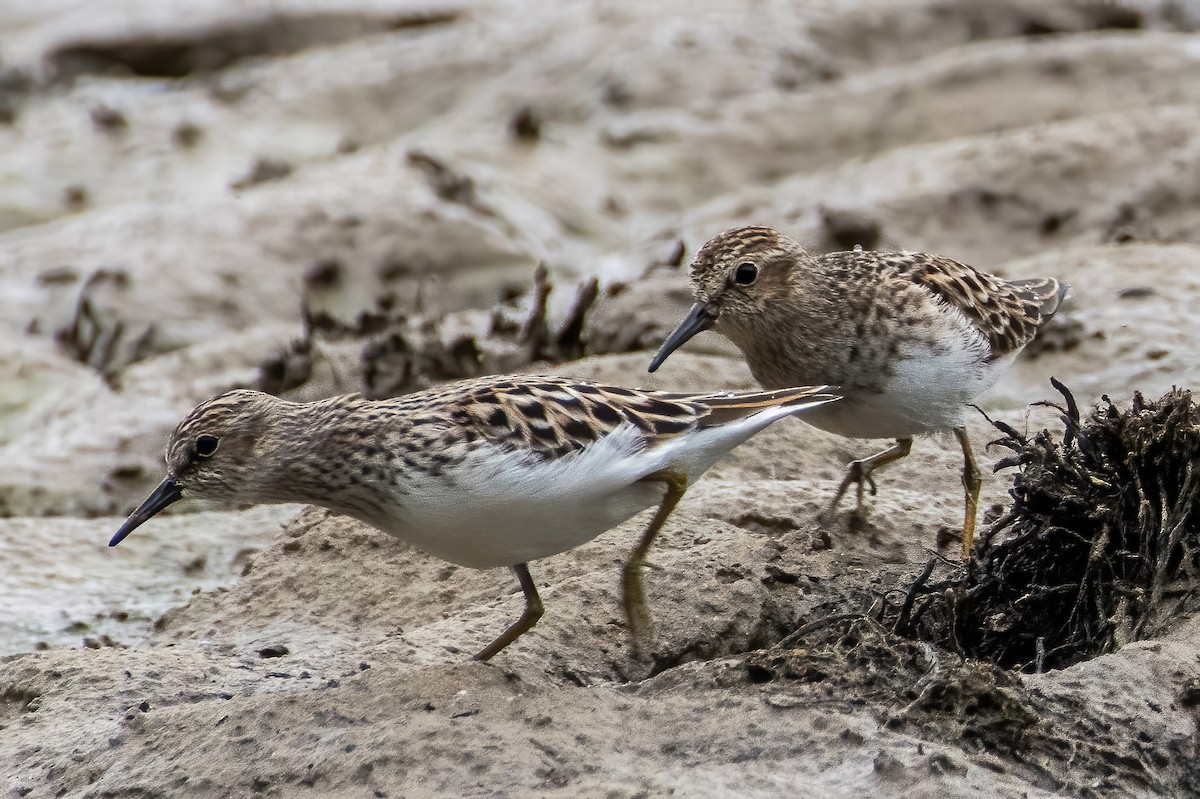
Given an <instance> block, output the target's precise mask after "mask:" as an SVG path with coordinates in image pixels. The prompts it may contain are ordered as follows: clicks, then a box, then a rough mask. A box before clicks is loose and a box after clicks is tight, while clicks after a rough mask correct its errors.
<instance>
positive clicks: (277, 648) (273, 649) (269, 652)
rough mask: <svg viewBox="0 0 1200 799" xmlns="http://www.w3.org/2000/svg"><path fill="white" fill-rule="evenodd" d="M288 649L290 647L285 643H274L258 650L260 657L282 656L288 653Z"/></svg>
mask: <svg viewBox="0 0 1200 799" xmlns="http://www.w3.org/2000/svg"><path fill="white" fill-rule="evenodd" d="M288 651H289V650H288V648H287V647H286V646H284V645H283V644H274V645H272V646H264V647H263V648H262V649H260V650H258V656H259V657H260V658H281V657H283V656H284V655H286V654H288Z"/></svg>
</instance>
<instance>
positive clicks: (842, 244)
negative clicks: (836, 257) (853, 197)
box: [820, 206, 883, 250]
mask: <svg viewBox="0 0 1200 799" xmlns="http://www.w3.org/2000/svg"><path fill="white" fill-rule="evenodd" d="M820 212H821V225H822V228H823V230H824V236H825V244H826V246H827V247H828V248H829V249H832V250H852V249H854V248H855V247H862V248H863V249H864V250H873V249H875V248H876V247H878V246H879V242H880V240H881V239H882V238H883V223H882V222H880V221H879V220H878V219H876V218H875V217H872V216H869V215H868V214H866V213H863V212H861V211H852V210H847V209H843V208H829V207H826V206H821V209H820Z"/></svg>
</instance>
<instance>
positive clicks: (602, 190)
mask: <svg viewBox="0 0 1200 799" xmlns="http://www.w3.org/2000/svg"><path fill="white" fill-rule="evenodd" d="M1197 25H1200V4H1197V3H1195V2H1185V1H1184V0H1175V1H1174V2H1150V1H1149V0H1146V1H1144V2H1135V1H1134V0H1128V1H1127V2H1090V1H1088V0H1074V1H1068V2H1056V3H1047V2H1044V0H1028V1H1027V2H1025V1H1021V0H995V1H991V0H989V1H988V2H984V1H983V0H974V1H972V0H828V1H819V2H806V3H797V2H783V1H782V0H761V1H760V2H742V1H741V0H737V1H734V0H730V1H729V2H715V1H709V2H695V1H694V0H665V1H663V2H654V3H641V2H629V1H626V2H610V1H608V0H604V1H600V0H597V1H596V2H570V3H521V2H510V1H509V0H494V1H493V2H487V1H486V0H480V1H478V2H454V1H453V0H446V1H445V2H442V1H441V0H362V1H361V2H333V0H326V2H311V1H308V0H276V1H274V2H259V3H254V2H230V1H229V0H188V1H187V2H182V0H168V1H167V2H161V1H160V0H108V1H107V2H104V3H94V2H83V1H82V0H75V1H71V0H41V1H40V2H37V3H34V2H20V3H13V2H9V3H3V4H0V517H2V518H0V567H2V569H0V654H4V653H11V652H21V651H30V650H33V649H44V648H58V647H77V646H81V645H83V646H90V647H100V646H105V645H109V644H113V643H129V642H134V641H136V640H138V638H139V637H140V636H143V635H145V634H146V632H147V631H148V630H149V629H150V625H151V624H152V621H153V619H155V618H157V617H158V615H159V614H161V613H162V612H163V611H164V610H165V609H167V608H169V607H172V606H175V605H178V604H180V603H182V602H183V601H185V600H186V598H187V596H188V595H189V594H190V593H191V592H193V591H196V590H201V589H212V588H217V587H220V586H222V585H228V584H230V583H231V582H233V581H234V580H235V579H236V577H237V575H238V574H239V573H240V572H241V570H242V569H243V568H244V565H245V562H246V560H247V558H249V557H251V556H252V555H253V553H254V552H255V551H256V549H258V548H260V547H261V546H262V545H263V542H265V541H266V540H268V539H269V538H270V537H271V536H273V535H275V534H276V533H277V531H278V529H279V523H280V521H281V520H282V519H285V518H287V517H288V516H289V515H291V514H292V513H294V509H290V510H289V509H280V508H262V509H257V510H255V511H254V512H253V513H250V514H224V515H221V514H217V515H209V516H207V517H206V521H205V523H204V524H202V525H189V522H188V515H189V514H187V513H186V511H187V510H188V508H186V507H183V508H180V510H181V511H183V512H181V513H179V514H176V515H175V516H172V517H170V518H164V519H163V520H161V521H160V522H156V524H158V525H159V529H157V530H156V531H155V534H154V535H147V536H144V537H143V538H142V539H140V540H139V542H138V543H139V546H137V547H129V546H128V545H126V546H125V547H122V548H121V549H120V550H112V551H110V550H108V549H107V547H106V542H107V539H108V537H109V535H110V534H111V533H112V531H113V530H114V529H115V526H116V524H117V523H118V521H119V518H120V517H121V516H122V515H123V514H125V513H127V512H128V511H129V510H130V509H131V508H132V507H133V506H134V505H135V504H136V503H137V501H138V500H140V499H141V498H142V496H144V494H145V493H146V492H147V491H148V490H149V488H150V487H152V486H153V485H154V484H155V483H156V482H157V481H158V480H159V479H160V477H161V471H160V470H161V450H162V447H163V444H164V442H165V440H166V437H167V435H168V434H169V432H170V430H171V429H172V428H173V426H174V425H175V423H176V422H177V421H178V420H179V419H180V418H181V417H182V415H183V414H184V413H185V412H186V411H187V410H188V409H189V408H191V407H192V406H193V405H194V404H195V403H197V402H199V401H201V400H203V399H205V398H207V397H209V396H211V395H213V394H216V393H218V392H220V391H223V390H225V389H228V388H231V387H235V386H252V387H259V388H263V389H265V390H271V391H274V392H276V393H284V394H287V395H289V396H294V397H298V398H312V397H316V396H322V395H327V394H332V393H340V392H344V391H352V390H361V391H365V392H367V393H369V394H377V395H386V394H394V393H398V392H401V391H407V390H412V389H414V388H419V387H422V386H424V385H428V384H430V383H432V382H436V381H437V380H444V379H450V378H455V377H463V376H469V375H472V374H479V373H485V372H492V371H508V370H514V369H522V368H529V367H530V365H538V366H539V367H546V368H549V365H550V364H553V363H555V362H560V361H563V360H567V359H571V358H576V357H580V356H583V355H593V354H620V353H641V352H642V351H643V350H645V349H648V348H653V347H655V346H656V345H657V344H658V342H659V341H660V340H661V338H662V336H663V335H664V334H665V332H666V331H667V330H669V329H670V328H671V327H672V326H673V325H674V323H675V321H676V320H677V319H678V318H679V317H680V315H681V314H682V312H683V310H684V309H685V308H686V307H687V305H688V303H689V296H688V292H687V278H686V268H685V265H686V262H687V259H688V257H690V254H691V253H693V252H694V251H695V250H696V248H698V247H699V246H700V245H701V244H702V243H703V242H704V241H705V240H706V239H708V238H709V237H711V236H712V235H715V234H716V233H718V232H720V231H721V230H723V229H725V228H727V227H730V226H733V225H737V224H750V223H754V224H767V225H772V226H775V227H778V228H780V229H781V230H784V231H785V232H787V233H789V234H791V235H793V236H795V237H797V238H799V239H800V240H802V241H803V242H805V243H806V244H807V245H808V246H810V247H811V248H813V249H814V250H820V251H829V250H837V249H848V248H851V247H854V246H856V245H862V246H864V247H867V248H893V249H906V250H912V251H917V250H921V251H929V252H936V253H940V254H943V255H947V256H950V257H953V258H955V259H958V260H961V261H965V262H967V263H971V264H973V265H975V266H978V267H980V268H982V269H985V270H987V271H992V272H997V273H1000V274H1003V275H1007V276H1010V277H1022V276H1032V275H1041V274H1045V275H1054V276H1057V277H1060V278H1063V279H1065V280H1067V281H1068V282H1070V283H1071V284H1072V287H1073V288H1072V295H1071V300H1070V301H1069V302H1068V305H1067V308H1066V310H1065V311H1064V313H1063V314H1061V315H1060V317H1059V318H1058V319H1056V320H1055V323H1054V325H1053V326H1052V327H1051V328H1050V329H1049V330H1048V331H1047V335H1046V336H1045V337H1044V338H1043V339H1042V340H1041V342H1040V343H1039V344H1038V345H1036V346H1035V347H1031V348H1030V349H1031V351H1030V353H1029V355H1030V357H1036V358H1038V362H1037V367H1036V369H1031V370H1027V371H1025V372H1023V371H1022V368H1021V367H1020V366H1018V369H1017V371H1016V377H1015V378H1014V381H1012V382H1006V383H1005V384H1004V385H1003V386H1001V387H998V388H997V390H996V393H994V394H993V395H992V396H991V397H990V398H989V400H988V403H989V407H991V408H999V409H1001V410H1003V409H1006V408H1007V409H1015V408H1020V407H1023V406H1024V405H1025V404H1026V403H1027V402H1029V401H1030V400H1032V399H1036V398H1038V397H1040V396H1042V394H1046V393H1048V387H1047V386H1046V383H1045V377H1046V375H1047V374H1055V375H1057V376H1058V377H1059V379H1061V380H1063V381H1064V382H1066V383H1067V384H1068V385H1069V386H1071V387H1072V388H1073V389H1074V390H1075V391H1076V393H1077V396H1078V397H1079V399H1080V401H1081V402H1088V401H1092V400H1094V399H1096V398H1097V397H1098V396H1099V395H1100V394H1101V393H1105V392H1107V393H1111V394H1112V395H1113V396H1114V398H1126V397H1128V396H1129V394H1130V392H1131V391H1132V390H1134V389H1140V390H1142V391H1145V392H1146V393H1147V394H1149V395H1154V396H1157V394H1158V393H1161V392H1162V391H1163V390H1165V389H1166V388H1168V387H1170V386H1171V385H1173V384H1179V385H1189V384H1190V383H1191V382H1192V380H1193V379H1194V376H1195V373H1196V369H1197V368H1198V363H1200V358H1197V353H1198V352H1200V349H1198V348H1197V334H1196V332H1195V331H1196V329H1197V321H1198V320H1197V312H1196V308H1197V299H1198V298H1200V249H1198V248H1197V247H1196V246H1195V245H1196V242H1197V240H1198V237H1200V79H1198V77H1200V36H1197V35H1196V34H1195V30H1196V28H1197ZM696 348H697V349H698V350H703V349H706V348H707V349H709V350H711V351H722V344H721V342H720V341H719V340H717V339H716V338H715V337H701V338H700V339H698V340H697V343H696ZM646 357H648V354H647V355H646ZM646 357H643V356H642V355H637V356H630V357H629V359H628V360H627V361H621V363H622V364H626V366H623V367H622V368H624V369H625V370H626V371H625V372H619V374H621V375H623V380H624V382H628V383H631V384H644V385H648V384H652V380H651V378H649V377H648V376H646V375H645V374H644V363H645V360H646ZM685 377H686V376H680V375H675V376H674V379H676V380H682V379H685ZM655 379H665V380H671V379H672V376H671V375H670V374H667V375H665V376H664V375H658V376H656V377H655ZM713 379H716V380H718V381H719V382H722V383H724V384H727V385H731V386H732V385H733V384H735V383H737V382H738V381H745V379H746V378H745V374H744V372H738V373H737V374H736V375H732V376H730V377H729V378H728V379H727V380H726V379H724V378H719V377H717V376H713V377H712V378H710V382H711V380H713ZM713 387H723V386H713ZM1035 387H1036V388H1035ZM1030 391H1037V392H1041V393H1038V394H1035V395H1033V396H1031V395H1030V393H1029V392H1030ZM214 520H215V521H214ZM116 574H120V575H121V578H120V579H119V580H117V579H113V576H114V575H116Z"/></svg>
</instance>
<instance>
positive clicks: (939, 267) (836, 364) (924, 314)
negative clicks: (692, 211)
mask: <svg viewBox="0 0 1200 799" xmlns="http://www.w3.org/2000/svg"><path fill="white" fill-rule="evenodd" d="M691 281H692V293H693V295H694V296H695V299H696V303H695V305H693V306H692V309H691V312H690V313H688V315H687V316H686V317H685V318H684V320H683V321H682V322H681V323H680V324H679V326H678V327H677V328H676V329H675V331H674V332H672V333H671V334H670V336H668V337H667V339H666V341H664V342H663V345H662V347H661V349H659V351H658V354H657V355H655V357H654V360H653V361H651V363H650V371H651V372H653V371H654V370H655V369H657V368H658V367H659V366H660V365H661V364H662V362H663V361H664V360H666V358H667V356H668V355H670V354H671V353H672V352H674V351H675V350H676V349H677V348H678V347H679V346H680V345H682V344H683V343H684V342H685V341H687V340H688V339H690V338H691V337H692V336H694V335H695V334H697V333H699V332H700V331H702V330H707V329H709V328H712V329H714V330H716V331H717V332H719V333H722V334H723V335H725V336H726V337H727V338H729V339H730V340H731V341H732V342H733V343H734V344H736V345H737V347H738V348H739V349H740V350H741V351H742V353H743V354H744V355H745V356H746V360H747V362H748V364H749V366H750V371H751V373H752V374H753V375H754V378H755V379H756V380H758V382H759V383H760V384H762V385H763V386H764V387H766V388H772V387H777V386H785V385H797V384H814V383H833V384H837V385H838V386H839V393H841V394H842V395H843V396H844V399H843V400H842V401H841V402H838V403H836V404H833V405H828V406H826V407H823V408H818V409H816V410H814V411H813V412H811V413H807V414H805V415H804V421H806V422H809V423H810V424H813V425H815V426H817V427H820V428H822V429H824V430H829V431H831V432H834V433H838V434H839V435H844V436H850V437H853V438H894V439H896V443H895V445H894V446H892V447H890V448H888V449H886V450H884V451H883V452H880V453H878V454H876V455H872V456H871V457H869V458H863V459H862V460H856V461H854V462H852V463H851V464H850V469H849V471H848V472H847V474H846V477H845V479H844V480H842V483H841V485H840V486H839V487H838V490H837V494H836V495H835V496H834V498H833V502H832V503H831V505H830V508H829V512H830V514H832V512H833V511H834V509H836V507H837V505H838V503H839V502H840V501H841V498H842V496H843V495H844V494H845V492H846V489H847V488H848V487H849V486H850V484H851V483H857V484H858V509H857V510H858V512H859V513H860V514H861V513H862V504H863V484H864V482H865V483H868V484H870V486H871V491H872V493H874V491H875V484H874V481H873V480H872V478H871V472H872V471H873V470H875V469H876V468H878V467H880V466H882V465H884V464H886V463H890V462H891V461H894V460H897V459H899V458H903V457H904V456H905V455H907V454H908V453H909V449H910V447H911V446H912V439H913V436H914V435H918V434H921V433H930V432H935V431H941V430H951V431H953V432H954V435H955V436H956V437H957V438H958V442H959V444H960V445H961V446H962V451H963V462H964V466H963V473H962V480H963V486H964V489H965V491H966V510H965V514H964V519H963V525H962V547H963V557H964V558H966V557H969V556H970V552H971V546H972V541H973V537H974V531H975V517H976V515H977V509H978V504H979V489H980V476H979V469H978V467H977V466H976V465H975V457H974V455H973V454H972V452H971V444H970V441H969V440H968V439H967V435H966V431H965V429H964V425H965V423H966V415H967V410H968V407H969V406H968V403H970V402H971V401H972V400H973V399H974V398H975V397H977V396H978V395H979V394H981V393H982V392H983V391H984V390H985V389H987V388H988V387H989V386H991V385H992V384H993V383H994V382H995V381H996V379H997V378H998V377H999V376H1000V375H1001V373H1003V371H1004V370H1005V369H1006V368H1007V367H1008V366H1009V364H1011V363H1012V361H1013V359H1014V358H1015V357H1016V355H1017V353H1019V352H1020V351H1021V349H1022V348H1023V347H1024V346H1025V345H1026V344H1028V343H1029V341H1030V340H1031V339H1032V338H1033V337H1034V334H1035V333H1037V330H1038V328H1039V327H1041V326H1042V325H1043V324H1044V323H1045V322H1046V320H1048V319H1049V318H1050V317H1051V316H1053V315H1054V313H1055V312H1056V311H1057V310H1058V307H1059V305H1060V304H1061V303H1062V300H1063V297H1064V295H1065V294H1066V290H1067V286H1066V284H1063V283H1059V282H1058V281H1057V280H1054V279H1053V278H1037V279H1033V280H1003V279H1001V278H998V277H995V276H993V275H989V274H987V273H985V272H980V271H979V270H977V269H975V268H973V267H970V266H967V265H966V264H961V263H958V262H957V261H952V260H950V259H949V258H942V257H940V256H937V255H926V254H923V253H888V252H867V251H862V250H854V251H852V252H835V253H830V254H828V255H820V256H814V255H811V254H809V253H808V252H806V251H805V250H804V249H803V248H802V247H801V246H800V245H799V244H798V243H797V242H796V241H794V240H792V239H790V238H788V237H787V236H785V235H783V234H781V233H779V232H778V231H776V230H773V229H771V228H768V227H742V228H735V229H733V230H729V231H727V232H725V233H722V234H721V235H719V236H717V237H716V238H714V239H712V240H711V241H709V242H708V243H707V244H705V245H704V247H702V248H701V249H700V251H699V252H697V253H696V257H695V258H694V259H693V260H692V264H691Z"/></svg>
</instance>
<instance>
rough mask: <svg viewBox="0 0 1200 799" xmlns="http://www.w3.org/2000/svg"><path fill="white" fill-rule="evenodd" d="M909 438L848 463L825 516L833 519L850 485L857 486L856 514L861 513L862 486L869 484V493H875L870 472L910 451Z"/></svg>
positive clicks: (898, 440) (899, 439) (897, 440)
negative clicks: (855, 484) (847, 467)
mask: <svg viewBox="0 0 1200 799" xmlns="http://www.w3.org/2000/svg"><path fill="white" fill-rule="evenodd" d="M912 442H913V440H912V439H911V438H898V439H896V443H895V444H893V445H892V446H890V447H888V448H887V449H885V450H884V451H883V452H877V453H875V454H874V455H872V456H871V457H869V458H860V459H859V460H856V461H851V462H850V468H849V469H848V470H847V471H846V476H845V477H844V478H843V479H842V484H841V485H840V486H838V490H837V493H836V494H834V495H833V502H830V503H829V509H828V510H826V511H825V514H826V515H827V516H828V517H829V518H831V519H832V518H833V514H834V512H835V511H836V510H837V506H838V503H839V502H841V501H842V497H843V496H845V494H846V489H847V488H849V487H850V484H851V483H857V484H858V505H857V507H856V509H855V510H856V512H857V513H858V514H860V515H861V514H862V512H863V485H864V484H866V483H870V485H871V493H872V494H874V493H875V481H874V480H872V479H871V472H873V471H875V470H876V469H878V468H879V467H880V466H883V465H885V464H888V463H891V462H892V461H898V460H900V459H901V458H903V457H904V456H905V455H907V454H908V453H909V452H911V451H912Z"/></svg>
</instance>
